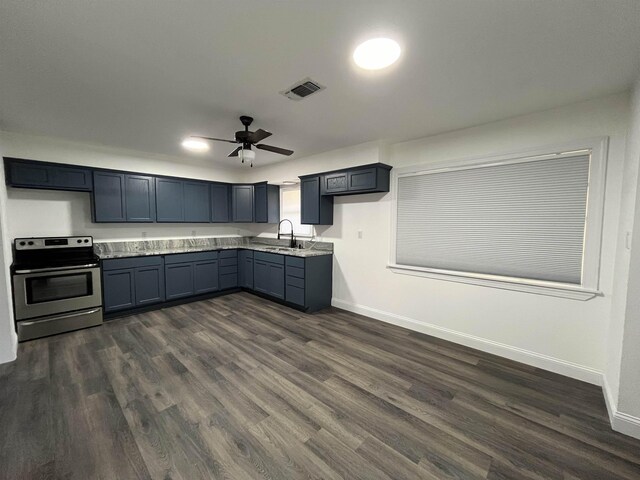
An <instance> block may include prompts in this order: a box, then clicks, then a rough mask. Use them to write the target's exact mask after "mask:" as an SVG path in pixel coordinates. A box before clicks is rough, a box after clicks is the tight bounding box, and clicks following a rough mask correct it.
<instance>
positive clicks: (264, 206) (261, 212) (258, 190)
mask: <svg viewBox="0 0 640 480" xmlns="http://www.w3.org/2000/svg"><path fill="white" fill-rule="evenodd" d="M253 191H254V221H255V222H256V223H278V222H279V221H280V187H279V186H278V185H268V184H267V182H262V183H257V184H255V185H254V190H253Z"/></svg>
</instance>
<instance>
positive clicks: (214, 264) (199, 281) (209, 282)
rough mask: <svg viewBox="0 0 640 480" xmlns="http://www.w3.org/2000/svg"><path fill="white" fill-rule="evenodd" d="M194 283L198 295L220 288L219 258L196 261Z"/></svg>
mask: <svg viewBox="0 0 640 480" xmlns="http://www.w3.org/2000/svg"><path fill="white" fill-rule="evenodd" d="M193 283H194V293H195V294H196V295H200V294H203V293H209V292H215V291H217V290H219V288H220V282H219V279H218V260H217V259H216V260H208V261H202V262H195V263H194V264H193Z"/></svg>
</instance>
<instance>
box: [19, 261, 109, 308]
mask: <svg viewBox="0 0 640 480" xmlns="http://www.w3.org/2000/svg"><path fill="white" fill-rule="evenodd" d="M101 289H102V287H101V284H100V268H98V267H95V268H77V269H70V270H57V271H52V270H49V271H38V272H28V273H16V274H14V276H13V301H14V305H15V310H16V320H24V319H27V318H35V317H42V316H45V315H53V314H56V313H64V312H72V311H74V310H81V309H85V308H93V307H99V306H101V305H102V290H101Z"/></svg>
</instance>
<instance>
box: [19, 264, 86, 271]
mask: <svg viewBox="0 0 640 480" xmlns="http://www.w3.org/2000/svg"><path fill="white" fill-rule="evenodd" d="M98 266H99V264H97V263H87V264H86V265H73V266H68V267H54V268H34V269H32V270H16V271H15V273H20V274H22V273H42V272H60V271H64V270H76V269H78V268H95V267H98Z"/></svg>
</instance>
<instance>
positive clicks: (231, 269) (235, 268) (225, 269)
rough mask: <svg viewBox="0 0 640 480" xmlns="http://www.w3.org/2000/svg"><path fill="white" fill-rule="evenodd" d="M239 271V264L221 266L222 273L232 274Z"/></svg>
mask: <svg viewBox="0 0 640 480" xmlns="http://www.w3.org/2000/svg"><path fill="white" fill-rule="evenodd" d="M237 273H238V266H237V265H230V266H229V265H228V266H226V267H222V266H221V267H220V275H231V274H237Z"/></svg>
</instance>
